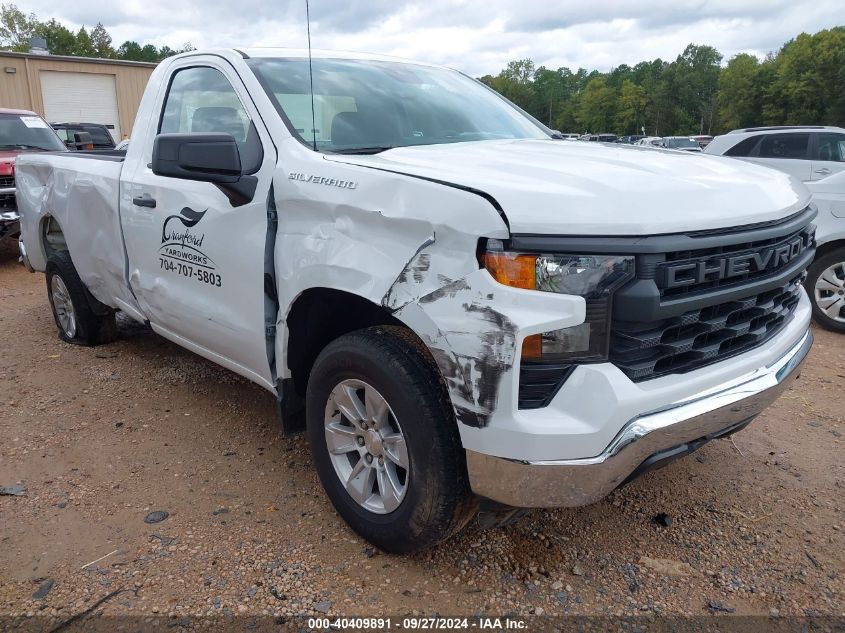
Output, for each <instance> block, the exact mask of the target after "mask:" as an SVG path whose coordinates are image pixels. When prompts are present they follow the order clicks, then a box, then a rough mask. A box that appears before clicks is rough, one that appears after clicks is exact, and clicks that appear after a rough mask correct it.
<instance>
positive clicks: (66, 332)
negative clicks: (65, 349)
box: [47, 251, 117, 345]
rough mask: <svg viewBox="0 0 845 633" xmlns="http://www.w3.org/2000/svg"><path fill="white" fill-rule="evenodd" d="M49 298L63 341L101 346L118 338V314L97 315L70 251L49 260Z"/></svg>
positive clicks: (56, 254) (57, 253)
mask: <svg viewBox="0 0 845 633" xmlns="http://www.w3.org/2000/svg"><path fill="white" fill-rule="evenodd" d="M47 296H48V298H49V299H50V307H51V308H52V310H53V318H54V319H55V321H56V327H58V328H59V338H61V339H62V340H63V341H65V342H67V343H73V344H75V345H98V344H100V343H107V342H110V341H112V340H114V338H115V337H116V333H117V332H116V325H115V319H114V313H113V312H110V311H107V309H105V308H104V310H103V311H104V312H105V314H96V313H95V312H94V310H93V309H92V307H91V302H96V301H97V300H96V299H94V298H93V297H89V294H88V292H87V291H86V289H85V285H84V284H83V283H82V280H81V279H80V278H79V274H78V273H77V272H76V268H74V266H73V262H72V261H71V259H70V254H69V253H68V252H67V251H58V252H55V253H53V254H52V255H50V257H49V259H48V260H47Z"/></svg>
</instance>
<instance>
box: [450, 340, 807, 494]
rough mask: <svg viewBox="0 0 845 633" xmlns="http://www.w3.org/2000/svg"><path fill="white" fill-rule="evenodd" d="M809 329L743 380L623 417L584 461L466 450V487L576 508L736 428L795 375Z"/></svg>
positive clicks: (800, 361) (766, 402) (764, 405)
mask: <svg viewBox="0 0 845 633" xmlns="http://www.w3.org/2000/svg"><path fill="white" fill-rule="evenodd" d="M812 342H813V336H812V333H811V332H810V331H809V330H807V331H806V333H805V334H804V336H803V337H801V339H800V340H799V341H798V342H797V343H796V344H795V345H794V346H792V347H791V348H790V349H789V350H788V351H787V352H786V353H785V354H783V355H781V356H780V357H779V358H778V359H777V360H775V361H773V362H772V363H770V364H768V365H767V366H765V367H763V368H761V369H757V370H754V371H753V372H751V373H749V374H748V376H747V380H742V381H739V382H733V383H732V386H731V387H729V388H726V389H722V390H719V388H716V389H711V390H708V391H704V392H702V393H699V394H697V395H695V396H693V397H691V398H688V399H685V400H683V401H681V402H678V403H674V404H672V405H670V406H667V407H663V408H661V409H658V410H655V411H651V412H649V413H645V414H643V415H639V416H637V417H635V418H633V419H632V420H630V421H629V422H628V423H627V424H625V426H623V427H622V429H621V431H619V433H618V434H617V435H616V437H615V438H614V439H613V441H612V442H610V444H609V445H608V446H607V447H606V448H605V449H604V451H602V453H601V454H599V455H597V456H595V457H590V458H586V459H566V460H550V461H524V460H514V459H507V458H503V457H495V456H492V455H486V454H483V453H479V452H476V451H473V450H467V451H466V455H467V469H468V471H469V477H470V483H471V485H472V489H473V491H474V492H475V493H476V494H478V495H481V496H482V497H486V498H488V499H492V500H493V501H498V502H500V503H504V504H507V505H510V506H515V507H561V506H581V505H587V504H590V503H593V502H595V501H598V500H599V499H601V498H602V497H605V496H606V495H607V494H608V493H610V492H611V491H612V490H613V489H615V488H617V487H618V486H620V485H621V484H623V483H625V481H626V480H628V479H629V478H630V477H631V475H632V474H634V473H636V472H638V471H639V469H641V467H642V466H643V465H646V464H648V463H650V461H651V460H650V458H652V457H659V458H661V459H663V457H661V456H667V457H669V456H671V455H672V454H678V455H682V454H686V452H689V451H688V450H686V448H687V447H690V448H691V449H694V448H697V447H698V446H700V445H701V444H703V443H704V442H706V441H709V440H711V439H715V438H718V437H724V436H726V435H729V434H730V433H733V432H734V431H736V430H739V429H740V428H742V427H743V426H745V425H746V424H748V422H750V421H751V420H752V419H753V418H754V417H755V416H756V415H758V414H759V413H760V412H761V411H763V409H765V408H766V407H768V406H769V405H770V404H771V403H772V402H774V401H775V400H776V399H777V398H778V396H780V394H781V393H782V392H783V391H784V390H786V389H787V388H788V387H789V386H790V384H791V383H792V382H793V381H794V380H795V379H796V378H797V377H798V374H799V372H800V368H801V366H802V364H803V363H804V360H805V359H806V357H807V353H808V352H809V351H810V347H811V345H812Z"/></svg>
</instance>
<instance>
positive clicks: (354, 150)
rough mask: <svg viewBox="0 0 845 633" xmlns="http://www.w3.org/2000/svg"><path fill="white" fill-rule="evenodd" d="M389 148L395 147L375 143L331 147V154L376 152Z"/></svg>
mask: <svg viewBox="0 0 845 633" xmlns="http://www.w3.org/2000/svg"><path fill="white" fill-rule="evenodd" d="M389 149H396V147H394V146H392V145H376V146H373V147H348V148H345V149H333V150H331V152H332V153H333V154H378V153H380V152H386V151H387V150H389Z"/></svg>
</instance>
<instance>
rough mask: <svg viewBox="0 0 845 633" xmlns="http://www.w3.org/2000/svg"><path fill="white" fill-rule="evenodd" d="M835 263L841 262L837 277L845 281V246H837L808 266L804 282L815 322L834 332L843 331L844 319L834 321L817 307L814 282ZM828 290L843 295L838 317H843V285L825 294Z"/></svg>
mask: <svg viewBox="0 0 845 633" xmlns="http://www.w3.org/2000/svg"><path fill="white" fill-rule="evenodd" d="M836 264H841V268H840V269H839V273H838V276H837V277H838V279H841V280H842V281H843V283H845V278H843V277H842V276H845V248H837V249H836V250H833V251H830V252H828V253H825V254H824V255H822V256H821V257H817V258H816V260H815V261H814V262H813V263H812V265H811V266H810V269H809V271H808V274H807V279H806V281H805V282H804V287H805V288H806V289H807V294H808V295H810V303H811V304H812V305H813V318H814V319H815V320H816V323H818V324H819V325H821V326H822V327H823V328H825V329H828V330H832V331H834V332H845V321H836V320H835V319H833V318H831V317H830V316H828V315H827V314H825V312H824V310H822V308H820V307H819V305H818V303H817V299H816V283H817V282H818V280H819V277H821V275H822V273H824V271H826V270H827V269H828V268H830V267H831V266H834V265H836ZM828 292H831V293H833V292H835V293H836V294H839V293H842V294H840V296H842V297H843V304H842V308H841V309H840V315H841V317H840V318H845V287H843V288H840V289H839V290H838V291H826V293H825V294H827V293H828Z"/></svg>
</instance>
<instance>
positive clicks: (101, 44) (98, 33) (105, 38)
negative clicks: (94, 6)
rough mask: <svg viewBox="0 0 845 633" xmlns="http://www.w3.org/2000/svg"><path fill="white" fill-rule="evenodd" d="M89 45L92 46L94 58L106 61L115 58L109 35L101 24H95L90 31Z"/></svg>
mask: <svg viewBox="0 0 845 633" xmlns="http://www.w3.org/2000/svg"><path fill="white" fill-rule="evenodd" d="M91 44H93V46H94V56H95V57H101V58H105V59H107V58H109V57H114V56H115V51H114V49H113V48H112V43H111V35H109V32H108V31H107V30H106V28H105V27H104V26H103V24H102V22H97V26H95V27H94V28H93V29H92V31H91Z"/></svg>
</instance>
